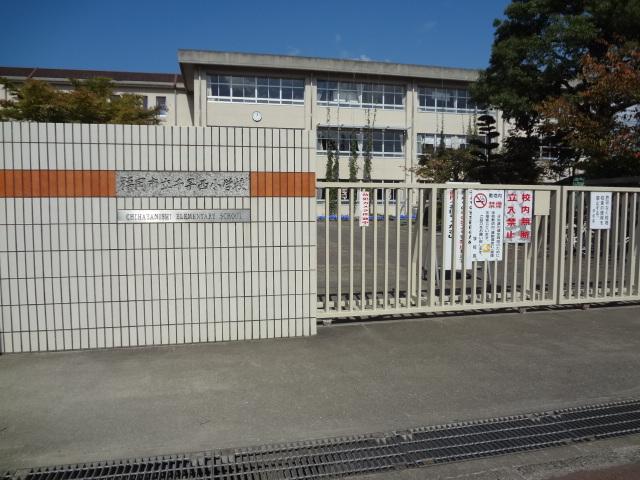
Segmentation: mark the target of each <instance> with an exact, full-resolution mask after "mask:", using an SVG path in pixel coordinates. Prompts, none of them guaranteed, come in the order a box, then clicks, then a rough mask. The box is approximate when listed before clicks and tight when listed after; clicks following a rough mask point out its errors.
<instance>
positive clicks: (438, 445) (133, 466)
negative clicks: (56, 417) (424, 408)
mask: <svg viewBox="0 0 640 480" xmlns="http://www.w3.org/2000/svg"><path fill="white" fill-rule="evenodd" d="M634 433H640V400H630V401H626V402H616V403H609V404H600V405H590V406H586V407H579V408H570V409H565V410H556V411H552V412H541V413H534V414H530V415H516V416H511V417H502V418H493V419H488V420H479V421H472V422H463V423H454V424H447V425H440V426H435V427H420V428H413V429H409V430H404V431H401V432H389V433H384V434H372V435H361V436H355V437H339V438H331V439H324V440H313V441H306V442H296V443H287V444H279V445H268V446H260V447H251V448H242V449H232V450H214V451H210V452H202V453H195V454H189V455H186V454H185V455H174V456H164V457H152V458H141V459H129V460H118V461H106V462H95V463H87V464H78V465H68V466H60V467H45V468H37V469H30V470H21V471H18V472H15V473H13V474H10V475H7V476H6V478H5V477H3V476H2V475H0V480H85V479H86V480H106V479H118V480H164V479H166V480H171V479H176V480H177V479H208V480H250V479H284V478H287V479H288V478H291V479H294V478H297V479H318V478H335V477H342V476H348V475H354V474H362V473H371V472H381V471H385V470H392V469H401V468H412V467H419V466H425V465H434V464H440V463H447V462H455V461H460V460H469V459H473V458H481V457H490V456H495V455H503V454H507V453H514V452H522V451H525V450H535V449H540V448H546V447H553V446H558V445H565V444H569V443H572V442H584V441H589V440H596V439H601V438H608V437H616V436H622V435H629V434H634Z"/></svg>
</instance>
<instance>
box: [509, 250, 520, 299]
mask: <svg viewBox="0 0 640 480" xmlns="http://www.w3.org/2000/svg"><path fill="white" fill-rule="evenodd" d="M518 247H519V244H517V243H514V244H513V276H512V277H511V279H512V282H513V284H512V285H511V301H512V302H517V301H518Z"/></svg>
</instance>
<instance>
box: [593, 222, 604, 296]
mask: <svg viewBox="0 0 640 480" xmlns="http://www.w3.org/2000/svg"><path fill="white" fill-rule="evenodd" d="M601 233H602V230H600V229H598V230H596V248H595V252H594V256H595V259H596V265H595V279H594V284H593V296H594V298H597V297H598V296H599V291H600V286H599V284H600V256H601V255H602V251H601V241H600V239H601V237H602V235H601Z"/></svg>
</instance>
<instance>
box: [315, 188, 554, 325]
mask: <svg viewBox="0 0 640 480" xmlns="http://www.w3.org/2000/svg"><path fill="white" fill-rule="evenodd" d="M318 187H319V188H321V189H324V190H325V191H324V198H327V199H330V198H337V199H344V198H346V199H347V207H348V208H347V209H346V210H347V212H348V213H347V214H344V213H343V212H344V206H343V207H342V208H343V209H342V211H341V213H340V214H337V215H332V214H331V212H332V210H336V208H335V207H334V206H332V204H331V201H325V202H324V213H323V215H321V216H320V217H319V222H318V294H319V303H318V312H317V313H318V317H320V318H322V317H340V316H362V315H375V314H397V313H411V312H429V311H446V310H465V309H476V308H495V307H505V306H510V307H525V306H533V305H547V304H553V303H556V301H557V298H556V292H557V288H558V285H557V282H558V278H557V269H556V268H555V265H557V264H558V263H559V258H558V257H559V248H558V241H557V238H558V234H559V228H560V217H559V212H560V198H561V192H560V188H559V187H554V186H505V185H481V186H479V185H471V184H465V185H460V184H456V185H450V184H440V185H435V184H428V185H427V184H410V185H407V184H396V185H393V184H379V183H377V184H376V183H371V184H362V183H319V184H318ZM474 188H476V189H477V188H482V189H483V190H486V189H500V190H505V189H506V188H509V189H518V190H527V191H532V192H533V194H534V195H535V196H536V197H537V198H538V202H539V203H545V204H547V206H548V208H547V209H546V210H544V211H541V212H536V213H540V214H537V215H533V216H532V225H531V231H532V235H531V238H530V241H528V242H527V243H513V244H508V243H505V244H504V251H503V254H502V258H501V259H500V260H499V261H475V260H471V259H470V258H471V257H470V253H469V251H468V249H467V248H461V247H462V245H459V246H458V247H457V248H456V247H452V244H453V243H455V242H453V239H458V243H460V242H461V239H463V238H464V239H466V238H467V236H468V234H469V228H470V226H469V224H468V222H464V221H462V220H461V219H463V218H467V214H468V209H469V206H468V202H467V201H465V199H466V198H467V194H468V192H469V191H470V190H472V189H474ZM363 190H366V191H368V192H369V194H370V198H372V199H374V201H372V202H371V205H370V224H369V226H368V227H360V226H359V212H358V205H357V202H356V198H357V197H358V192H360V191H363ZM543 197H544V200H542V198H543ZM391 198H403V199H404V202H392V201H391V200H390V199H391ZM403 204H404V208H403V207H402V205H403ZM402 210H404V212H403V211H402ZM452 212H458V214H457V215H452ZM448 216H450V217H451V216H452V217H453V218H456V219H457V221H453V222H447V217H448ZM447 223H449V228H443V227H445V225H446V224H447ZM443 231H444V240H443ZM450 247H451V248H450ZM452 265H455V266H456V267H458V268H451V266H452Z"/></svg>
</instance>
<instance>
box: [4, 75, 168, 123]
mask: <svg viewBox="0 0 640 480" xmlns="http://www.w3.org/2000/svg"><path fill="white" fill-rule="evenodd" d="M70 82H71V85H72V90H71V91H69V92H64V91H61V90H57V89H55V88H54V87H52V86H51V85H49V84H48V83H46V82H43V81H40V80H33V79H29V80H27V81H26V82H24V83H22V84H16V83H13V82H11V81H9V80H7V79H4V78H0V84H2V85H3V86H4V87H5V89H6V90H7V91H8V92H9V94H10V96H11V98H10V99H9V100H0V120H18V121H33V122H65V123H67V122H68V123H130V124H141V125H155V124H157V123H158V117H157V115H158V110H159V109H158V108H157V107H156V108H150V109H148V108H145V107H144V105H143V101H142V97H141V96H140V95H133V94H123V95H121V96H115V95H114V94H113V90H114V85H113V82H112V81H111V80H109V79H107V78H92V79H89V80H85V81H80V80H75V79H70Z"/></svg>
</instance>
